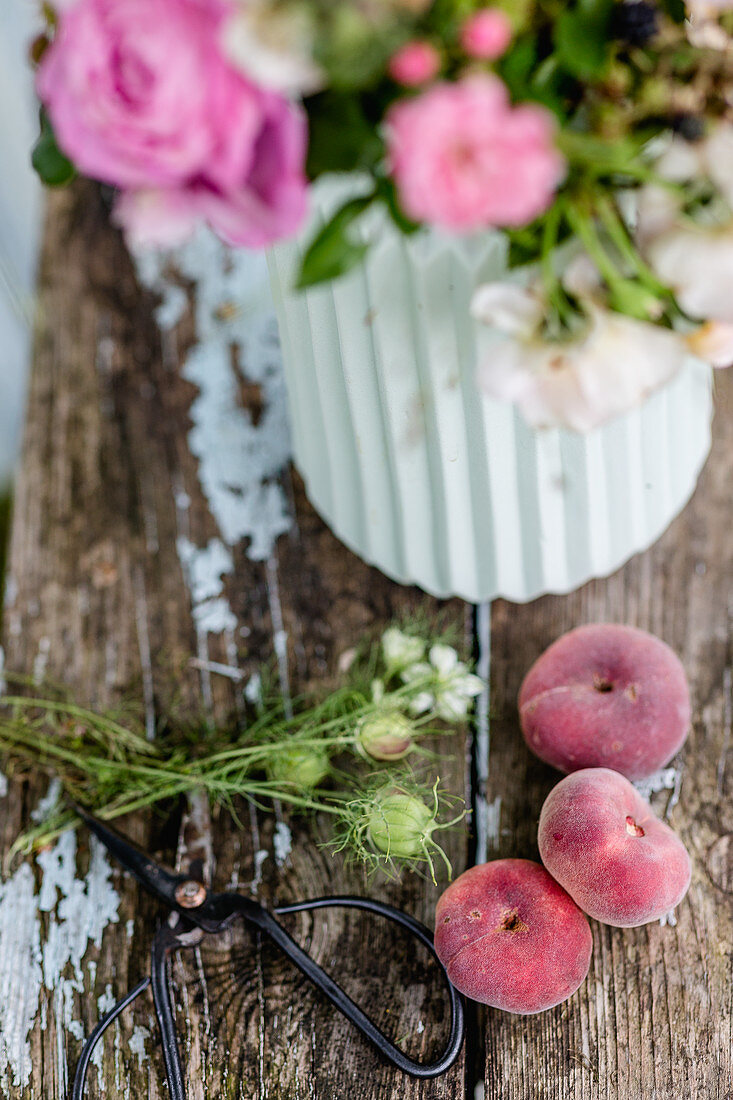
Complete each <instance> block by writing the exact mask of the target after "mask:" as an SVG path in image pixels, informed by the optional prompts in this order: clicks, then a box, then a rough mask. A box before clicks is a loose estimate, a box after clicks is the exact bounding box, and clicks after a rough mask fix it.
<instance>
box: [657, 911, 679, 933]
mask: <svg viewBox="0 0 733 1100" xmlns="http://www.w3.org/2000/svg"><path fill="white" fill-rule="evenodd" d="M659 923H660V924H661V926H662V928H665V927H667V926H669V927H670V928H675V927H676V925H677V913H676V912H675V910H674V909H670V911H669V912H668V913H665V914H664V916H663V917H660V918H659Z"/></svg>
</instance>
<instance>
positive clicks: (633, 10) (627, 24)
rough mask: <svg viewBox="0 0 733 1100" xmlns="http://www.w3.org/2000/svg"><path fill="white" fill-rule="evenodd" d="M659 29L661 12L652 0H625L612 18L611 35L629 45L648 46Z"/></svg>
mask: <svg viewBox="0 0 733 1100" xmlns="http://www.w3.org/2000/svg"><path fill="white" fill-rule="evenodd" d="M658 30H659V12H658V10H657V6H656V4H654V3H652V2H651V0H625V2H624V3H621V4H618V5H617V6H616V9H615V10H614V13H613V16H612V18H611V36H612V37H613V38H616V39H618V40H619V41H621V42H625V43H627V44H628V45H629V46H646V45H647V43H648V42H650V41H651V39H652V38H654V36H655V35H656V33H657V31H658Z"/></svg>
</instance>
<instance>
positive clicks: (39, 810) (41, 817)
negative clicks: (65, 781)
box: [31, 778, 61, 824]
mask: <svg viewBox="0 0 733 1100" xmlns="http://www.w3.org/2000/svg"><path fill="white" fill-rule="evenodd" d="M60 798H61V780H60V779H58V778H53V779H52V780H51V782H50V783H49V785H48V791H47V792H46V794H45V795H44V796H43V798H42V799H41V800H40V802H39V803H38V805H37V806H36V808H35V809H34V810H31V819H32V820H33V821H35V822H37V823H39V824H40V822H41V821H45V820H46V818H47V817H48V816H49V815H50V814H52V813H53V811H54V810H55V809H56V807H57V805H58V802H59V799H60Z"/></svg>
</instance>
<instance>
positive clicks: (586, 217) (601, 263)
mask: <svg viewBox="0 0 733 1100" xmlns="http://www.w3.org/2000/svg"><path fill="white" fill-rule="evenodd" d="M567 219H568V222H569V224H570V227H571V228H572V229H573V231H574V232H575V234H576V235H577V236H578V237H579V238H580V240H581V241H582V243H583V246H584V248H585V250H586V252H587V253H588V255H589V256H590V258H591V260H593V263H594V264H595V265H596V267H597V268H598V270H599V271H600V273H601V275H602V277H603V279H604V280H605V281H606V283H607V284H608V286H609V287H611V288H612V289H613V288H614V287H616V286H619V285H621V284H622V283H624V282H626V280H625V279H624V276H623V275H622V273H621V272H620V271H619V270H618V268H617V267H616V265H615V264H614V262H613V260H612V259H611V257H610V256H609V255H608V253H607V252H606V250H605V248H604V247H603V242H602V241H601V238H600V237H599V235H598V231H597V229H596V225H595V220H594V217H593V212H592V210H590V211H581V209H580V206H579V204H578V203H568V206H567Z"/></svg>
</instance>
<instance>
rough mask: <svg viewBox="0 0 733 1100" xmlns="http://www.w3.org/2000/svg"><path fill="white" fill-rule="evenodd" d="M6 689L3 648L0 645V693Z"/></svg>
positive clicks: (4, 692)
mask: <svg viewBox="0 0 733 1100" xmlns="http://www.w3.org/2000/svg"><path fill="white" fill-rule="evenodd" d="M7 690H8V684H7V681H6V679H5V650H4V649H3V647H2V646H1V645H0V695H5V694H6V693H7Z"/></svg>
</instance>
